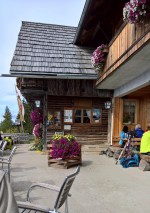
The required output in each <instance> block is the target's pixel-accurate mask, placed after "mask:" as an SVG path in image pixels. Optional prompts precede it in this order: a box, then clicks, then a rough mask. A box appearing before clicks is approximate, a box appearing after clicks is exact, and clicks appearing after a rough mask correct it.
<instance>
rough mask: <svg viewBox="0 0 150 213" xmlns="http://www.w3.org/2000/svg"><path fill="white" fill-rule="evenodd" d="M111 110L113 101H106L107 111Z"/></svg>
mask: <svg viewBox="0 0 150 213" xmlns="http://www.w3.org/2000/svg"><path fill="white" fill-rule="evenodd" d="M110 108H111V101H106V102H105V109H110Z"/></svg>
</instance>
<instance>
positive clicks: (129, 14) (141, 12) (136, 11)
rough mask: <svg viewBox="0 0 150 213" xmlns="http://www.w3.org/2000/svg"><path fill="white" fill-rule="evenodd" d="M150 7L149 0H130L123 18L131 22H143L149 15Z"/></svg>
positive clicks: (125, 7)
mask: <svg viewBox="0 0 150 213" xmlns="http://www.w3.org/2000/svg"><path fill="white" fill-rule="evenodd" d="M149 8H150V5H149V1H148V0H130V2H127V3H126V4H125V6H124V8H123V20H124V21H127V22H129V23H138V22H142V21H143V18H144V17H145V16H147V15H149Z"/></svg>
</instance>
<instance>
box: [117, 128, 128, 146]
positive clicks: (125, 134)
mask: <svg viewBox="0 0 150 213" xmlns="http://www.w3.org/2000/svg"><path fill="white" fill-rule="evenodd" d="M120 138H121V139H120V141H119V145H120V147H124V145H125V141H124V140H123V139H124V138H128V127H127V126H124V127H123V129H122V131H121V132H120Z"/></svg>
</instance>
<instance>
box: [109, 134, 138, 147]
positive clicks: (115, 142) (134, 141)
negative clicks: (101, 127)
mask: <svg viewBox="0 0 150 213" xmlns="http://www.w3.org/2000/svg"><path fill="white" fill-rule="evenodd" d="M120 139H122V140H124V141H125V142H127V141H128V139H127V138H120V137H119V136H114V137H113V140H112V145H113V146H116V147H119V141H120ZM140 144H141V138H131V145H132V146H140Z"/></svg>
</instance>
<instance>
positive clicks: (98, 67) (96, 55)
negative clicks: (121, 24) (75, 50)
mask: <svg viewBox="0 0 150 213" xmlns="http://www.w3.org/2000/svg"><path fill="white" fill-rule="evenodd" d="M107 54H108V46H107V45H105V44H102V45H100V46H99V47H97V48H96V50H95V51H94V52H93V54H92V57H91V62H92V66H93V67H94V68H95V71H96V72H98V73H99V72H102V71H103V69H104V65H105V61H106V57H107Z"/></svg>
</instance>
